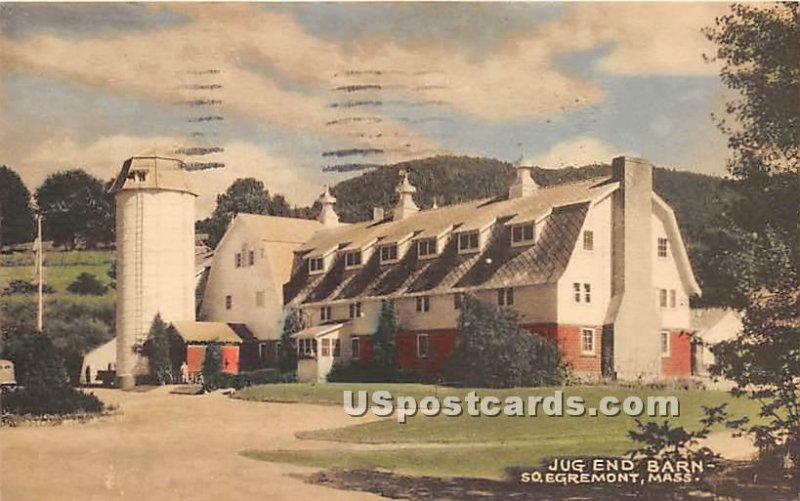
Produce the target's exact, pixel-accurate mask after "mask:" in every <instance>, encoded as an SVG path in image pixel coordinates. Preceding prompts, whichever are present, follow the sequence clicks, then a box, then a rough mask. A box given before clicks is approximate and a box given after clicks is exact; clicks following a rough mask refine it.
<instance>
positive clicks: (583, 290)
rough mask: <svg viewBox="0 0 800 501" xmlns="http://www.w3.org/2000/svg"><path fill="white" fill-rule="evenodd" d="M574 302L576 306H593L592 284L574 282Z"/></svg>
mask: <svg viewBox="0 0 800 501" xmlns="http://www.w3.org/2000/svg"><path fill="white" fill-rule="evenodd" d="M572 300H573V302H574V303H575V304H585V305H590V304H592V284H591V282H572Z"/></svg>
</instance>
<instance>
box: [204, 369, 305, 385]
mask: <svg viewBox="0 0 800 501" xmlns="http://www.w3.org/2000/svg"><path fill="white" fill-rule="evenodd" d="M296 381H297V374H296V373H294V372H280V371H278V370H277V369H261V370H257V371H252V372H242V373H239V374H229V373H227V372H222V373H220V374H219V375H217V377H216V378H215V379H214V381H213V383H212V385H211V386H209V385H208V384H206V385H205V388H206V389H207V390H214V389H218V388H233V389H235V390H241V389H242V388H246V387H248V386H255V385H259V384H278V383H294V382H296Z"/></svg>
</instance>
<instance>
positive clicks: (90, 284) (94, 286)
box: [67, 272, 108, 296]
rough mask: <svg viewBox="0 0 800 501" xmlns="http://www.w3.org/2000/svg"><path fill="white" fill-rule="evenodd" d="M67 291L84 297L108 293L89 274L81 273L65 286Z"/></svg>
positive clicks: (100, 283)
mask: <svg viewBox="0 0 800 501" xmlns="http://www.w3.org/2000/svg"><path fill="white" fill-rule="evenodd" d="M67 291H68V292H71V293H73V294H81V295H84V296H102V295H103V294H105V293H106V292H108V287H107V286H106V285H105V284H103V283H102V282H101V281H99V280H98V279H97V277H95V276H94V275H92V274H91V273H86V272H83V273H81V274H80V275H78V278H76V279H75V281H74V282H72V283H71V284H69V285H68V286H67Z"/></svg>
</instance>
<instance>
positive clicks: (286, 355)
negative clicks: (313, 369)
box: [278, 308, 305, 372]
mask: <svg viewBox="0 0 800 501" xmlns="http://www.w3.org/2000/svg"><path fill="white" fill-rule="evenodd" d="M304 328H305V323H304V322H303V317H302V315H301V314H300V311H299V310H297V309H296V308H291V309H290V310H289V311H287V312H286V318H284V320H283V330H282V331H281V340H280V343H278V368H279V369H280V370H281V372H292V371H296V370H297V351H296V350H297V347H296V342H295V340H294V338H293V337H292V334H295V333H297V332H300V331H301V330H303V329H304Z"/></svg>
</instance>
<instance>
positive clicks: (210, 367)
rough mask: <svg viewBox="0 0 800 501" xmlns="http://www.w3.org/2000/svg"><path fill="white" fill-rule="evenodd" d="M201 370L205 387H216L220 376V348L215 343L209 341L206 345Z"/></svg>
mask: <svg viewBox="0 0 800 501" xmlns="http://www.w3.org/2000/svg"><path fill="white" fill-rule="evenodd" d="M201 370H202V373H203V384H204V386H205V387H206V389H208V390H214V389H216V388H217V385H218V383H219V379H220V377H221V376H222V349H221V348H220V346H219V345H218V344H217V343H209V344H208V345H207V346H206V356H205V358H204V359H203V368H202V369H201Z"/></svg>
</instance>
